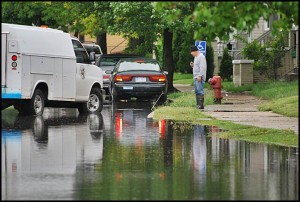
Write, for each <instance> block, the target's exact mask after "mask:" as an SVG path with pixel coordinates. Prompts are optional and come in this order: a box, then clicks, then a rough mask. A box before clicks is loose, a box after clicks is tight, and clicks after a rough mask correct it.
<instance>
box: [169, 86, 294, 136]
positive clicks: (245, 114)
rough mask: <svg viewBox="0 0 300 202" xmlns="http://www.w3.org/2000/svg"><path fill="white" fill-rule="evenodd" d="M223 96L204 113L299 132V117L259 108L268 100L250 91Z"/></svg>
mask: <svg viewBox="0 0 300 202" xmlns="http://www.w3.org/2000/svg"><path fill="white" fill-rule="evenodd" d="M174 87H175V88H176V89H178V90H179V91H181V92H193V89H194V87H193V86H190V85H183V84H174ZM222 96H223V99H222V104H214V105H207V106H204V110H203V113H205V114H207V115H210V116H212V117H214V118H216V119H219V120H227V121H232V122H234V123H238V124H242V125H252V126H256V127H260V128H274V129H280V130H282V129H290V130H293V131H295V133H296V134H299V118H291V117H285V116H282V115H280V114H276V113H273V112H262V111H259V110H258V106H259V105H260V104H261V103H263V102H266V100H261V99H258V98H257V97H255V96H252V95H250V94H249V93H229V92H225V91H222ZM195 99H196V98H195Z"/></svg>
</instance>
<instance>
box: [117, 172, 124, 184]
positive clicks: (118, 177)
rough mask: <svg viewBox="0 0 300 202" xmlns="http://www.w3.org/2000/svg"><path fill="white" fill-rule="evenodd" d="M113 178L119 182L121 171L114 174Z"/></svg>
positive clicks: (121, 176)
mask: <svg viewBox="0 0 300 202" xmlns="http://www.w3.org/2000/svg"><path fill="white" fill-rule="evenodd" d="M115 178H116V181H117V182H119V181H121V180H122V178H123V175H122V174H121V173H119V172H118V173H116V174H115Z"/></svg>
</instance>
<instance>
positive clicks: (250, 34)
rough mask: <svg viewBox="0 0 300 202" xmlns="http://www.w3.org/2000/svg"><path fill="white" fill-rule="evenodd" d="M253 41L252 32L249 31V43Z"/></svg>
mask: <svg viewBox="0 0 300 202" xmlns="http://www.w3.org/2000/svg"><path fill="white" fill-rule="evenodd" d="M251 42H252V32H250V31H248V43H251Z"/></svg>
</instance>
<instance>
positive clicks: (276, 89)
mask: <svg viewBox="0 0 300 202" xmlns="http://www.w3.org/2000/svg"><path fill="white" fill-rule="evenodd" d="M252 94H253V95H255V96H258V97H262V98H264V99H268V100H272V99H278V98H283V97H290V96H298V95H299V84H298V81H293V82H286V81H269V82H267V83H257V84H255V85H253V87H252Z"/></svg>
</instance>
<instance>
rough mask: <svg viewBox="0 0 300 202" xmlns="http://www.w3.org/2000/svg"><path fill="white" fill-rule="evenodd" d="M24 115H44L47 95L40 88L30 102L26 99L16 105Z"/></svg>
mask: <svg viewBox="0 0 300 202" xmlns="http://www.w3.org/2000/svg"><path fill="white" fill-rule="evenodd" d="M14 107H15V109H17V110H18V111H19V113H20V114H22V115H36V116H41V115H43V112H44V108H45V96H44V94H43V92H42V91H41V90H40V89H36V90H35V91H34V93H33V96H32V98H31V100H30V101H29V102H27V101H25V102H22V103H20V104H17V105H15V106H14Z"/></svg>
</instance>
